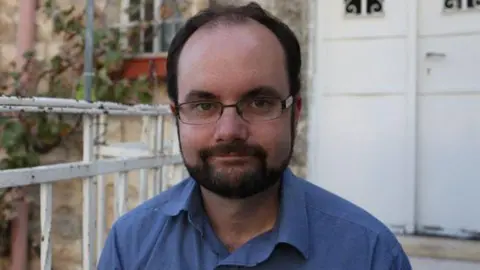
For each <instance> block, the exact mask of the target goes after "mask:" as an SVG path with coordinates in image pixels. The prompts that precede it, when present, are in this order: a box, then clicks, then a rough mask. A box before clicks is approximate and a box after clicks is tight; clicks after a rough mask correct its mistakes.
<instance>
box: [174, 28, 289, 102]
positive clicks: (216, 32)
mask: <svg viewBox="0 0 480 270" xmlns="http://www.w3.org/2000/svg"><path fill="white" fill-rule="evenodd" d="M261 87H268V88H272V89H275V90H276V91H278V94H279V95H280V96H283V97H286V96H287V95H288V92H289V88H288V77H287V72H286V66H285V54H284V51H283V48H282V46H281V44H280V42H279V40H278V39H277V37H276V36H275V35H274V34H273V33H272V32H270V30H269V29H267V28H266V27H264V26H263V25H261V24H259V23H257V22H255V21H253V20H252V21H247V22H242V23H235V24H226V25H222V24H219V25H215V26H210V27H205V28H201V29H199V30H198V31H197V32H195V33H194V34H193V35H192V36H191V37H190V39H189V40H188V41H187V43H186V44H185V47H184V48H183V50H182V52H181V55H180V57H179V63H178V99H179V101H180V102H182V101H183V100H184V98H185V96H186V95H188V94H189V92H191V91H205V92H209V93H211V94H213V95H215V96H217V97H219V98H220V99H224V100H233V99H238V98H241V97H242V96H243V95H245V94H247V93H248V92H249V91H251V90H253V89H258V88H261Z"/></svg>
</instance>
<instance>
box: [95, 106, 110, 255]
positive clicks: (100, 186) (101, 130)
mask: <svg viewBox="0 0 480 270" xmlns="http://www.w3.org/2000/svg"><path fill="white" fill-rule="evenodd" d="M97 119H98V120H97V121H98V122H97V130H98V132H97V139H98V141H97V144H98V142H100V143H101V142H103V141H105V138H104V134H105V132H106V127H105V122H106V121H107V117H106V116H105V115H101V116H99V117H98V118H97ZM95 151H96V153H95V154H96V159H100V158H101V156H100V155H99V146H98V145H97V147H95ZM96 180H97V203H98V210H97V239H96V241H97V250H96V251H97V263H98V262H99V260H100V255H101V250H102V248H103V245H104V241H105V230H106V228H107V226H106V218H105V216H106V215H105V207H106V199H105V192H106V189H105V176H104V175H102V174H100V175H97V179H96Z"/></svg>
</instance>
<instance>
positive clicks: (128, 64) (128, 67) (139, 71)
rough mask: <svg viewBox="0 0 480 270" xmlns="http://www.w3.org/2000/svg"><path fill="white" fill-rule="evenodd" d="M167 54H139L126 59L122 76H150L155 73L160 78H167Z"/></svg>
mask: <svg viewBox="0 0 480 270" xmlns="http://www.w3.org/2000/svg"><path fill="white" fill-rule="evenodd" d="M166 64H167V56H166V55H155V56H137V57H133V58H130V59H128V60H125V62H124V66H123V73H122V77H123V78H126V79H136V78H138V77H140V76H145V77H150V76H152V75H155V76H156V77H158V78H165V76H166V71H167V67H166Z"/></svg>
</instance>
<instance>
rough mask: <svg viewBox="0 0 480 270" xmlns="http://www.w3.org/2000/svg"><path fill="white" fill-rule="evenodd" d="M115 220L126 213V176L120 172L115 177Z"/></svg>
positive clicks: (125, 173)
mask: <svg viewBox="0 0 480 270" xmlns="http://www.w3.org/2000/svg"><path fill="white" fill-rule="evenodd" d="M113 184H114V193H115V219H118V218H119V217H121V216H122V215H123V214H125V213H126V212H127V203H128V201H127V199H128V198H127V192H128V174H127V172H120V173H118V174H117V175H116V176H115V182H114V183H113Z"/></svg>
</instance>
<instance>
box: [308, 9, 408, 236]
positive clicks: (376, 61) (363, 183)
mask: <svg viewBox="0 0 480 270" xmlns="http://www.w3.org/2000/svg"><path fill="white" fill-rule="evenodd" d="M406 14H407V5H406V1H374V0H357V1H356V0H347V1H332V0H323V1H318V3H317V17H316V18H317V30H318V31H317V33H316V39H317V40H316V59H315V60H314V61H315V65H316V75H315V81H314V89H313V103H312V105H311V107H310V108H311V112H310V113H309V114H310V117H311V120H310V128H309V129H310V141H311V147H310V149H309V180H310V181H312V182H313V183H315V184H317V185H319V186H321V187H323V188H325V189H327V190H330V191H332V192H333V193H336V194H338V195H340V196H342V197H344V198H346V199H348V200H350V201H352V202H354V203H356V204H357V205H359V206H361V207H363V208H365V209H366V210H367V211H369V212H371V213H372V214H373V215H375V216H376V217H378V218H379V219H380V220H382V221H383V222H385V223H386V224H387V225H389V226H391V228H392V229H393V230H397V229H398V230H407V231H412V230H413V216H414V214H413V213H414V207H413V202H414V173H413V170H412V167H413V166H411V165H410V164H409V162H410V160H411V158H410V157H411V153H412V151H411V149H412V143H411V140H410V139H409V137H411V136H409V134H410V132H411V130H410V129H411V127H413V125H412V124H411V123H412V121H411V119H410V118H411V117H412V115H411V113H409V108H410V105H409V104H411V103H410V102H409V98H410V97H409V95H408V91H412V90H411V89H410V86H409V85H408V80H407V78H408V77H409V74H408V66H409V65H410V63H409V61H408V56H409V53H408V50H409V49H408V42H407V35H408V27H407V16H406Z"/></svg>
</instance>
